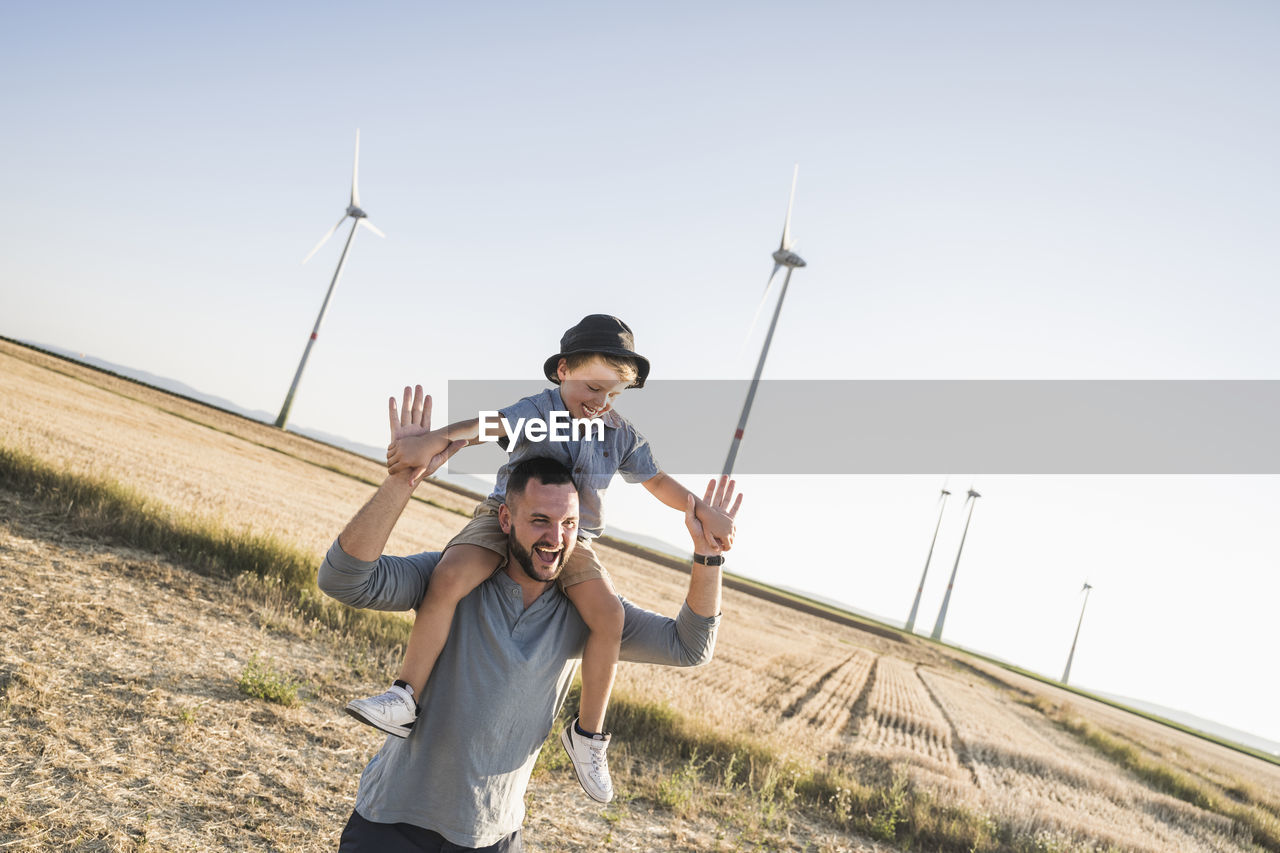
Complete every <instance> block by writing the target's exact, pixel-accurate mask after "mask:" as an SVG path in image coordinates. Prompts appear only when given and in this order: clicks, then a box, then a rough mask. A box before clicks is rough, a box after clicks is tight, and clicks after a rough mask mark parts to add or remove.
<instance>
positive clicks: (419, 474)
mask: <svg viewBox="0 0 1280 853" xmlns="http://www.w3.org/2000/svg"><path fill="white" fill-rule="evenodd" d="M390 415H391V444H390V445H388V446H387V473H389V474H400V473H402V472H405V471H411V472H413V477H412V479H411V482H412V483H413V484H415V485H416V484H417V482H418V481H419V480H421V479H422V478H423V477H425V476H427V475H428V474H430V473H432V472H433V471H435V470H436V469H437V468H439V467H440V465H441V464H443V460H441V461H440V462H438V463H437V462H436V457H437V456H439V455H440V454H446V455H445V457H444V458H445V459H448V457H449V456H452V455H453V454H454V453H456V452H457V451H458V450H459V449H461V448H463V447H466V446H467V445H468V444H476V443H477V442H478V438H477V437H478V436H479V434H480V419H479V418H472V419H471V420H469V421H458V422H457V423H456V424H449V425H448V426H446V427H441V428H439V429H435V430H433V429H431V398H430V397H429V396H425V395H423V393H422V386H421V385H415V386H414V387H413V389H412V391H410V389H409V387H408V386H407V385H406V386H405V389H404V406H403V407H402V408H401V409H400V411H399V412H397V411H396V400H395V397H392V398H391V404H390ZM424 415H425V416H424ZM433 463H435V464H433ZM428 469H430V470H428Z"/></svg>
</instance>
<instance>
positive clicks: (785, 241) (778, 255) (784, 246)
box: [724, 163, 805, 477]
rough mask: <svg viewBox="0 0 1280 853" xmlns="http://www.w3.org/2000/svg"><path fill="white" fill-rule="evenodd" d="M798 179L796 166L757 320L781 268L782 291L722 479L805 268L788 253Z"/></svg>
mask: <svg viewBox="0 0 1280 853" xmlns="http://www.w3.org/2000/svg"><path fill="white" fill-rule="evenodd" d="M799 177H800V164H799V163H797V164H796V167H795V170H794V171H793V172H792V173H791V198H790V199H788V200H787V218H786V219H785V220H784V221H783V223H782V242H780V243H779V244H778V251H776V252H774V253H773V272H771V273H769V280H768V281H767V282H765V285H764V296H762V297H761V298H760V305H759V306H757V307H756V316H757V317H758V316H760V308H762V307H764V300H765V298H766V297H768V295H769V288H770V287H772V286H773V280H774V279H775V278H777V277H778V270H780V269H782V268H783V267H786V268H787V274H786V277H784V278H783V280H782V290H781V291H779V293H778V305H777V307H775V308H774V309H773V320H772V322H770V323H769V333H768V334H767V335H765V337H764V346H763V347H762V348H761V349H760V361H758V362H757V363H756V374H755V376H753V377H752V378H751V387H750V388H749V389H748V390H747V400H746V402H745V403H743V404H742V416H741V417H739V418H738V428H737V429H736V430H734V433H733V442H732V443H731V444H730V445H729V456H728V458H726V459H725V460H724V475H725V476H726V477H728V476H729V475H731V474H732V473H733V462H734V460H735V459H737V458H738V447H739V445H741V444H742V434H743V432H744V431H745V430H746V428H747V417H748V416H749V415H750V414H751V404H752V402H754V401H755V398H756V388H757V387H759V385H760V374H761V373H763V372H764V360H765V359H766V358H768V357H769V344H771V343H772V342H773V330H774V329H775V328H777V326H778V315H779V314H781V313H782V301H783V300H784V299H786V298H787V285H788V284H790V283H791V271H792V270H793V269H795V268H796V267H802V266H805V262H804V258H802V257H800V256H799V255H797V254H796V253H795V252H793V251H791V245H792V242H793V241H792V239H791V206H792V205H793V204H795V200H796V179H797V178H799ZM751 325H752V326H754V325H755V319H754V318H753V319H752V321H751Z"/></svg>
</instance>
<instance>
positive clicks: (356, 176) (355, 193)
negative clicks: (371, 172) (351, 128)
mask: <svg viewBox="0 0 1280 853" xmlns="http://www.w3.org/2000/svg"><path fill="white" fill-rule="evenodd" d="M351 206H352V207H359V206H360V129H359V128H356V159H355V163H354V164H353V165H352V166H351Z"/></svg>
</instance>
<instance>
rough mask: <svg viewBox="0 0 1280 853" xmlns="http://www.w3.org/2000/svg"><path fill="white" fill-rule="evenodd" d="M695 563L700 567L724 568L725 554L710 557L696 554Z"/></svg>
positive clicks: (694, 556)
mask: <svg viewBox="0 0 1280 853" xmlns="http://www.w3.org/2000/svg"><path fill="white" fill-rule="evenodd" d="M693 561H694V562H695V563H697V564H698V565H700V566H723V565H724V554H715V555H713V556H710V557H708V556H705V555H703V554H694V555H693Z"/></svg>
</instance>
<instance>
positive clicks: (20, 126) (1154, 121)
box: [0, 0, 1280, 740]
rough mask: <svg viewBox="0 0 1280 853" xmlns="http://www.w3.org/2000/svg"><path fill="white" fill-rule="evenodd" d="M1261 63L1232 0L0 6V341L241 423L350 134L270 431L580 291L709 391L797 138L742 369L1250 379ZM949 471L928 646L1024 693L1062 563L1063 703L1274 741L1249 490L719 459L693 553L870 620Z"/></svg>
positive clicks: (916, 568) (1261, 572)
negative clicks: (713, 528)
mask: <svg viewBox="0 0 1280 853" xmlns="http://www.w3.org/2000/svg"><path fill="white" fill-rule="evenodd" d="M1276 44H1280V8H1278V7H1276V6H1275V5H1274V4H1271V3H1264V2H1220V3H1171V2H1127V3H1094V2H1083V3H1082V2H1072V3H1035V4H1027V3H1014V2H964V1H963V0H961V2H895V3H887V2H886V3H805V2H800V3H788V4H782V3H777V4H769V3H724V4H715V3H704V4H671V3H644V4H595V3H576V4H570V3H543V4H516V3H510V4H500V3H498V4H493V3H491V4H479V3H477V4H457V3H455V4H420V3H366V4H361V5H359V6H358V7H353V6H351V5H350V4H342V5H339V4H311V3H308V4H303V3H294V4H289V3H278V4H256V3H253V4H251V3H242V4H234V3H223V4H210V5H208V6H205V7H202V8H199V9H196V8H191V7H190V6H189V4H172V3H120V4H95V3H58V4H18V5H11V6H10V7H9V8H7V9H6V10H5V12H4V13H3V25H2V26H0V72H2V75H0V79H3V81H4V82H3V84H2V85H0V108H2V109H3V116H4V126H5V132H4V133H3V134H0V162H3V164H4V165H3V167H2V168H0V191H2V192H3V196H4V198H5V200H6V203H5V205H4V207H3V209H0V233H2V234H3V235H4V237H3V241H4V250H3V252H0V334H5V335H8V336H11V337H16V338H20V339H24V340H31V341H36V342H42V343H47V344H53V345H57V346H61V347H66V348H70V349H74V350H77V351H82V352H85V353H87V354H89V355H94V356H98V357H101V358H105V359H108V360H111V361H114V362H117V363H120V364H124V365H129V366H132V367H137V368H141V369H145V370H149V371H152V372H154V373H158V374H162V375H166V376H170V377H173V378H175V379H178V380H181V381H183V382H186V383H188V384H190V385H192V386H194V387H196V388H198V389H200V390H201V391H204V392H207V393H210V394H216V395H219V396H222V397H225V398H228V399H231V400H234V401H235V402H236V403H238V404H240V405H242V406H245V407H249V408H255V409H262V410H266V411H272V412H274V411H276V410H277V409H278V408H279V405H280V403H281V401H282V399H283V396H284V393H285V391H286V389H287V388H288V385H289V381H290V380H291V378H292V376H293V371H294V369H295V367H296V365H297V360H298V357H299V355H300V354H301V350H302V347H303V345H304V343H305V341H306V337H307V335H308V333H309V332H310V329H311V325H312V323H313V322H314V319H315V313H316V311H317V310H318V308H319V305H320V301H321V299H322V298H323V295H324V290H325V287H326V286H327V284H328V281H329V277H330V275H331V274H332V270H333V266H334V264H335V263H336V261H337V257H338V254H339V252H340V250H341V241H342V237H343V236H345V229H344V230H343V231H342V232H341V234H340V235H339V236H338V237H335V238H334V239H333V240H332V241H331V242H330V243H329V244H328V245H326V246H325V247H324V248H323V249H322V250H321V251H320V252H319V253H318V254H317V255H316V257H315V258H314V259H312V261H311V262H310V263H308V264H307V265H305V266H302V265H301V264H300V261H301V260H302V258H303V257H304V256H305V255H306V253H307V252H308V251H309V250H310V249H311V247H312V246H313V245H314V243H315V241H316V240H317V239H319V237H320V236H321V235H322V234H323V233H324V232H325V230H326V229H328V228H329V227H330V226H331V225H332V224H333V222H334V221H335V220H336V219H337V218H338V216H339V215H341V213H342V212H343V210H344V209H345V206H346V203H347V194H348V192H349V188H350V187H349V182H350V170H351V157H352V148H353V143H354V137H355V131H356V129H357V128H359V129H360V131H361V170H360V175H361V196H362V202H363V203H364V208H365V209H366V210H367V211H368V212H369V214H370V217H371V220H372V221H373V222H374V223H375V224H376V225H378V226H379V227H380V228H381V229H382V230H383V231H385V232H386V234H387V239H386V240H381V239H378V238H376V237H374V236H373V235H371V234H370V233H368V232H367V231H363V230H362V232H361V233H360V235H359V236H358V238H357V240H356V243H355V245H354V248H353V250H352V253H351V257H350V259H349V261H348V264H347V269H346V272H345V274H344V278H343V281H342V283H341V285H340V287H339V289H338V292H337V295H336V296H335V299H334V302H333V304H332V306H331V308H330V313H329V316H328V318H327V320H326V323H325V326H324V328H323V330H322V332H321V335H320V340H319V343H318V344H317V346H316V348H315V351H314V353H313V356H312V359H311V362H310V365H309V366H308V369H307V374H306V376H305V378H304V380H303V384H302V387H301V389H300V391H299V396H298V399H297V402H296V405H295V407H294V410H293V417H292V421H293V423H294V424H297V425H303V426H309V427H314V428H318V429H323V430H326V431H329V432H332V433H337V434H340V435H344V436H347V437H349V438H351V439H354V440H356V441H361V442H364V443H366V444H372V445H379V444H382V443H384V441H385V438H384V436H383V430H384V428H385V426H384V424H385V417H384V406H385V400H386V397H387V395H388V394H390V393H392V392H394V391H395V390H396V389H397V388H399V387H400V386H402V385H403V384H405V383H407V382H421V383H422V384H424V385H425V386H427V388H428V389H429V390H432V391H435V392H436V393H437V395H438V396H439V397H441V398H443V397H444V394H445V391H446V389H447V383H448V381H449V380H451V379H509V378H536V377H537V376H538V375H539V368H540V365H541V362H542V359H543V358H545V357H546V356H547V355H549V354H550V353H551V352H554V351H555V349H556V344H557V342H558V340H559V336H560V334H561V333H562V331H563V330H564V329H565V328H566V327H567V326H569V325H571V324H572V323H573V322H575V321H576V320H577V319H579V318H580V317H581V316H582V315H584V314H587V313H596V312H605V313H613V314H618V315H620V316H622V317H624V318H625V319H626V320H627V321H628V322H629V323H630V324H631V325H632V326H633V328H634V329H635V330H636V335H637V346H638V348H639V349H640V350H641V351H642V352H644V353H645V354H646V355H647V356H648V357H649V358H650V359H651V360H652V362H653V365H654V367H653V376H654V377H655V378H664V379H729V378H745V377H748V376H749V375H750V373H751V371H752V369H753V367H754V360H755V353H756V352H757V351H758V348H759V345H760V342H761V339H762V337H763V335H762V325H763V324H761V325H758V326H757V328H756V331H755V332H754V333H753V335H752V336H751V338H750V339H749V340H748V339H747V329H748V326H749V324H750V322H751V318H752V315H753V313H754V312H755V310H756V305H757V302H758V300H759V298H760V295H761V293H762V291H763V288H764V280H765V277H766V275H767V273H768V271H769V268H770V266H771V260H770V258H769V253H770V252H771V251H772V250H773V249H774V248H776V245H777V240H778V236H779V232H780V230H781V225H782V218H783V213H784V212H785V207H786V198H787V191H788V188H789V184H790V179H791V169H792V165H793V164H794V163H797V162H799V163H800V181H799V188H798V190H797V194H796V207H795V218H794V221H793V231H794V234H795V236H796V241H797V242H796V249H797V251H799V252H800V253H801V254H802V255H803V256H804V257H805V258H806V259H807V260H808V262H809V267H807V268H806V269H803V270H800V271H798V272H797V273H796V275H795V276H794V278H793V280H792V284H791V290H790V293H789V295H788V297H787V302H786V305H785V309H784V311H783V314H782V319H781V322H780V324H779V327H778V331H777V335H776V337H775V340H774V344H773V350H772V354H771V356H770V360H769V363H768V366H767V368H766V371H765V376H766V377H767V378H772V379H787V378H792V379H829V380H836V379H970V378H983V379H1009V378H1018V379H1116V378H1126V379H1172V378H1178V379H1242V378H1248V379H1274V378H1278V377H1277V373H1280V358H1278V356H1280V352H1278V349H1280V347H1278V345H1277V343H1276V340H1277V336H1276V333H1275V327H1276V321H1277V317H1278V314H1280V288H1277V286H1276V277H1277V270H1278V269H1280V264H1278V263H1277V261H1278V260H1280V241H1277V240H1276V237H1275V235H1276V234H1277V233H1278V232H1280V228H1278V227H1277V226H1280V192H1278V190H1280V179H1278V177H1277V170H1276V156H1275V152H1276V151H1277V150H1280V121H1278V119H1280V97H1277V95H1278V94H1280V92H1278V91H1277V89H1278V88H1280V82H1278V81H1280V54H1278V53H1277V51H1276V50H1275V45H1276ZM769 307H770V306H766V310H768V308H769ZM833 387H834V386H833ZM630 393H644V392H643V391H640V392H630ZM498 402H499V403H505V402H506V401H498ZM619 408H620V410H622V411H623V412H624V413H625V411H626V402H625V397H624V399H623V401H622V402H621V403H620V405H619ZM822 411H823V401H822V400H821V399H816V400H815V401H814V406H813V410H812V411H809V412H796V413H794V415H795V419H796V424H797V433H798V436H799V439H798V440H823V438H824V437H826V435H829V433H830V430H831V429H832V428H833V425H822V426H819V424H820V422H821V416H822ZM688 416H689V417H690V418H697V417H698V416H699V412H697V411H691V412H689V413H688ZM640 426H641V428H643V424H640ZM947 427H948V415H947V412H945V411H939V412H938V415H937V428H938V429H939V430H940V431H941V430H946V429H947ZM834 428H835V429H838V428H839V425H834ZM813 431H819V432H822V433H823V434H822V435H817V436H811V432H813ZM658 456H659V459H660V460H661V448H658ZM722 458H723V457H722V455H719V456H717V458H715V459H709V460H708V464H707V470H708V471H712V472H713V471H716V470H718V469H719V467H720V465H721V463H722ZM677 473H692V472H677ZM948 473H949V474H950V481H949V483H950V486H951V488H952V490H953V491H955V492H957V493H960V494H962V493H963V491H964V489H966V488H967V487H968V486H969V485H970V484H973V485H974V486H976V488H978V490H979V491H981V492H982V493H983V494H984V497H983V498H982V501H981V502H980V503H979V505H978V507H977V510H976V512H975V515H974V520H973V527H972V529H971V531H970V533H969V539H968V543H967V544H966V546H965V555H964V559H963V561H962V563H961V566H960V576H959V580H958V583H957V587H956V591H955V594H954V596H953V599H952V602H951V610H950V616H949V618H948V622H947V631H946V638H947V639H949V640H951V641H954V642H956V643H960V644H962V645H965V646H969V647H972V648H975V649H979V650H982V651H985V652H988V653H991V654H994V655H997V656H1000V657H1003V658H1005V659H1008V660H1010V661H1013V662H1015V663H1018V664H1021V665H1023V666H1026V667H1029V668H1032V669H1035V670H1038V671H1041V672H1044V673H1047V674H1050V675H1054V676H1057V675H1059V674H1060V673H1061V669H1062V666H1063V664H1064V663H1065V659H1066V653H1067V650H1068V648H1069V646H1070V642H1071V635H1072V632H1073V631H1074V629H1075V623H1076V619H1077V617H1078V615H1079V608H1080V604H1081V598H1080V595H1079V590H1080V587H1081V585H1082V584H1083V583H1084V582H1085V581H1086V580H1088V581H1089V582H1090V583H1091V584H1093V585H1094V587H1095V589H1094V591H1093V593H1092V597H1091V598H1090V601H1089V612H1088V614H1087V616H1086V618H1085V623H1084V630H1083V632H1082V635H1081V639H1080V646H1079V649H1078V650H1077V653H1076V659H1075V664H1074V668H1073V681H1074V682H1075V683H1078V684H1080V685H1082V686H1087V687H1092V688H1096V689H1100V690H1104V691H1108V692H1112V693H1120V694H1125V695H1130V696H1134V697H1138V698H1142V699H1146V700H1149V701H1153V702H1157V703H1161V704H1165V705H1170V706H1174V707H1178V708H1182V709H1185V710H1187V711H1190V712H1192V713H1196V714H1200V715H1202V716H1206V717H1210V718H1212V719H1216V720H1218V721H1221V722H1223V723H1226V724H1228V725H1234V726H1237V727H1240V728H1244V729H1246V730H1250V731H1253V732H1255V733H1257V734H1260V735H1263V736H1266V737H1270V738H1271V739H1273V740H1280V716H1278V715H1277V714H1276V711H1275V709H1276V708H1277V707H1280V686H1278V682H1277V679H1276V678H1275V677H1274V666H1275V664H1274V661H1275V657H1276V653H1277V651H1280V648H1278V647H1280V643H1278V642H1277V633H1276V629H1275V627H1274V620H1275V617H1276V608H1277V605H1276V603H1277V602H1278V601H1280V544H1278V543H1277V541H1276V536H1275V534H1274V533H1273V531H1274V530H1275V527H1276V518H1277V517H1278V512H1277V511H1278V510H1280V493H1278V490H1277V486H1278V485H1280V479H1277V478H1275V477H1236V478H1228V477H1219V478H1210V477H1201V478H1177V477H1148V478H1120V477H1109V478H1103V477H1070V476H1063V477H1055V478H1048V477H1027V476H1024V477H1015V476H1004V477H993V476H984V474H983V472H981V471H978V472H965V473H961V472H938V474H937V475H936V476H934V477H925V476H915V477H874V478H873V477H815V478H808V479H803V480H801V479H798V478H788V477H781V476H779V477H770V478H755V479H753V480H752V481H751V482H750V498H749V503H748V505H747V508H746V510H744V513H743V516H742V518H741V526H742V531H743V532H742V536H741V540H740V543H739V547H738V549H737V550H736V552H735V554H734V555H733V556H734V559H733V567H734V568H735V569H737V570H739V571H741V572H743V573H746V574H750V575H753V576H756V577H759V578H762V579H764V580H766V581H772V582H777V583H785V584H788V585H791V586H794V587H801V588H805V589H809V590H813V591H815V592H818V593H820V594H823V595H826V596H828V597H832V598H838V599H841V600H843V601H846V602H848V603H849V604H851V605H853V606H855V607H858V608H860V609H863V610H867V611H871V612H875V613H880V614H884V615H885V616H887V617H892V618H897V619H900V620H901V619H905V617H906V613H907V610H908V609H909V607H910V603H911V598H912V595H913V594H914V592H915V588H916V585H917V583H918V581H919V576H920V570H921V568H922V566H923V561H924V556H925V553H926V551H927V549H928V544H929V537H930V535H931V534H932V530H933V524H934V521H935V519H936V496H937V491H938V489H939V488H940V487H941V486H942V485H943V482H944V480H945V478H946V477H947V476H948ZM684 479H685V481H686V482H689V483H691V484H692V483H693V482H694V481H695V479H696V478H694V477H685V478H684ZM610 501H611V512H610V519H611V520H612V521H614V522H615V523H617V524H618V525H619V526H623V527H627V528H630V529H643V530H647V531H650V532H653V533H655V534H657V535H662V536H664V537H666V538H668V539H670V540H671V541H674V542H677V543H679V542H681V541H682V540H683V533H682V532H681V527H680V519H679V516H678V515H676V514H674V513H671V512H670V511H667V510H665V509H662V508H658V507H656V504H654V502H653V501H652V500H651V499H650V498H649V497H648V495H647V493H644V492H643V490H641V489H639V488H638V487H629V486H625V485H622V484H619V485H617V486H616V487H615V489H614V490H612V491H611V492H610ZM962 524H963V514H962V513H961V503H960V500H958V499H955V498H953V502H952V503H951V504H950V506H949V508H948V511H947V516H946V517H945V519H944V522H943V527H942V534H941V536H940V538H939V544H938V550H937V552H936V555H935V559H934V564H933V568H932V570H931V574H930V581H929V584H928V586H927V588H926V590H925V596H924V602H923V604H922V607H921V616H920V618H919V624H918V627H920V628H921V629H922V630H923V631H925V632H927V631H928V630H929V629H930V628H931V627H932V623H933V619H934V617H935V615H936V613H937V608H938V605H939V603H940V602H941V598H942V594H943V591H944V589H945V582H946V575H947V573H948V572H949V570H950V568H951V563H952V561H953V560H954V555H955V549H956V546H957V544H958V541H959V536H960V528H961V526H962ZM623 592H624V593H625V592H626V590H623ZM730 617H731V618H732V614H730Z"/></svg>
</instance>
